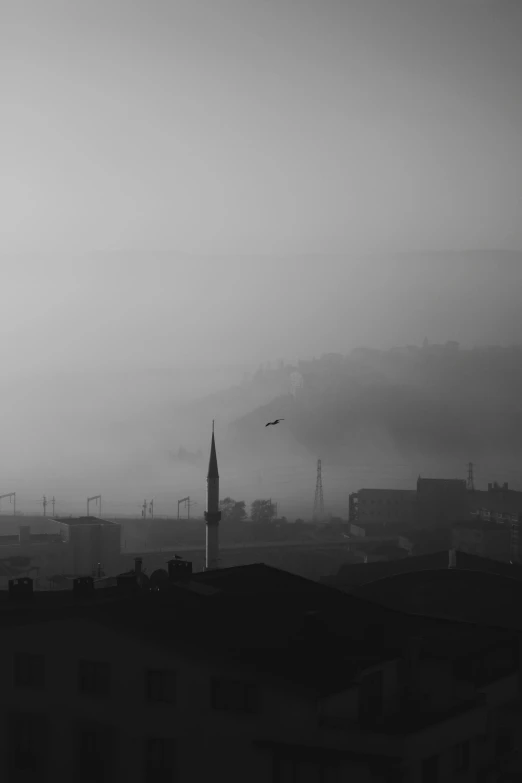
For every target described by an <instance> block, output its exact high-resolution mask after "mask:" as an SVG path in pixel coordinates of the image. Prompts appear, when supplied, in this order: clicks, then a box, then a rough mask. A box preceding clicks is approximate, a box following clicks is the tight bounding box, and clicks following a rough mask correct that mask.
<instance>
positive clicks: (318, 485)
mask: <svg viewBox="0 0 522 783" xmlns="http://www.w3.org/2000/svg"><path fill="white" fill-rule="evenodd" d="M323 519H324V500H323V476H322V465H321V460H320V459H318V460H317V479H316V482H315V498H314V513H313V521H314V522H322V521H323Z"/></svg>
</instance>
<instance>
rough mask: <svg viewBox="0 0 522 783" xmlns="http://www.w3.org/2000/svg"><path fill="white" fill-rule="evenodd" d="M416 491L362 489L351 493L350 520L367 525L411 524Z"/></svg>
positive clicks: (356, 523)
mask: <svg viewBox="0 0 522 783" xmlns="http://www.w3.org/2000/svg"><path fill="white" fill-rule="evenodd" d="M415 499H416V493H415V491H414V490H404V489H360V490H359V491H358V492H354V493H352V494H351V495H350V499H349V522H350V523H353V524H355V525H358V524H361V525H365V526H367V527H368V526H375V527H379V526H381V527H383V526H397V525H404V526H405V527H407V526H408V525H411V524H412V522H413V518H414V516H413V515H414V508H415Z"/></svg>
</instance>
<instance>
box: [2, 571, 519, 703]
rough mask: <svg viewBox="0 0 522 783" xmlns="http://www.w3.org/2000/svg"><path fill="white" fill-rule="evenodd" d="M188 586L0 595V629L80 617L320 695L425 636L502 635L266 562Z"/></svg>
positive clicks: (465, 642) (473, 640)
mask: <svg viewBox="0 0 522 783" xmlns="http://www.w3.org/2000/svg"><path fill="white" fill-rule="evenodd" d="M449 573H450V576H454V575H455V573H456V572H455V571H451V572H449ZM461 575H462V574H461ZM463 575H464V576H465V574H463ZM478 576H479V577H482V576H483V575H482V574H478ZM192 584H194V585H197V586H198V587H196V588H195V590H196V591H194V590H192V589H191V582H190V581H189V582H187V583H185V584H182V585H179V586H178V585H177V583H173V584H171V585H170V586H169V587H168V588H167V589H165V590H160V591H159V592H143V591H136V592H133V591H132V590H130V591H129V590H128V589H127V588H126V587H122V586H120V587H117V588H114V587H106V588H105V589H103V590H95V591H94V592H93V593H92V594H90V595H89V596H88V597H86V598H78V596H75V595H74V594H73V592H72V591H56V592H54V591H45V592H43V591H42V592H35V593H33V594H32V595H31V596H29V597H28V598H27V599H26V600H25V599H24V600H21V601H13V600H11V599H10V597H9V595H8V593H7V591H1V592H0V626H3V627H4V628H6V627H8V626H11V625H24V624H28V623H33V622H45V621H46V620H59V619H62V620H74V619H83V620H85V621H89V622H93V623H99V624H101V625H103V626H105V627H108V628H111V629H112V630H113V631H114V630H116V631H119V632H120V633H122V634H126V635H128V636H129V637H131V638H132V637H136V636H137V637H139V638H142V639H144V640H147V641H148V642H153V643H156V644H158V645H161V646H163V647H167V648H169V647H172V648H173V649H179V650H180V652H182V651H183V650H186V651H187V653H188V654H190V655H191V656H193V657H195V656H201V657H202V658H203V659H206V658H208V656H209V655H212V656H214V655H215V656H217V657H220V658H224V659H227V660H230V658H231V657H232V658H233V659H234V660H236V661H237V663H238V665H240V666H245V667H247V668H251V667H254V668H255V669H256V671H258V672H260V673H265V674H266V675H267V676H269V677H275V678H278V679H281V680H284V681H285V682H286V683H293V684H294V685H296V686H299V687H305V688H312V689H314V690H315V691H317V692H318V693H329V692H336V691H339V690H342V689H344V688H345V687H348V686H349V685H350V683H352V682H353V681H354V678H356V677H357V676H358V675H359V673H360V671H361V670H363V669H364V668H368V667H369V666H371V665H374V664H375V663H377V662H379V661H385V660H392V659H394V658H397V657H399V656H400V655H401V653H402V647H403V645H404V643H405V641H406V640H407V639H408V638H409V637H411V636H422V637H424V639H425V640H426V644H427V646H428V648H429V647H430V646H433V640H435V641H437V640H438V644H439V647H440V646H444V645H445V646H446V649H447V651H448V652H447V653H446V655H447V656H454V655H455V651H456V650H457V651H458V650H459V649H462V648H463V647H464V648H466V647H467V648H471V649H476V648H477V647H478V646H480V645H481V644H491V643H492V640H494V639H496V638H497V637H498V636H499V634H498V632H497V631H494V632H493V631H490V630H489V629H486V628H482V627H479V628H475V627H474V626H473V625H464V624H462V623H457V622H455V621H451V620H444V621H441V620H438V619H432V618H425V617H418V616H408V615H407V614H406V613H404V612H401V611H397V610H392V609H390V608H387V607H384V606H381V605H379V604H378V603H372V602H371V601H369V600H367V599H366V597H356V596H353V595H346V594H344V593H343V592H341V591H339V590H335V589H333V588H329V587H326V586H322V585H319V584H316V583H314V582H311V581H309V580H306V579H302V578H301V577H297V576H294V575H292V574H287V573H285V572H283V571H280V570H279V569H276V568H270V567H267V566H263V565H257V566H244V567H240V568H237V569H224V570H223V571H215V572H214V571H209V572H206V573H205V574H196V575H194V576H193V577H192ZM513 584H515V586H517V587H520V588H521V589H522V586H519V585H518V584H517V583H515V582H513ZM204 586H206V587H215V588H218V589H217V590H210V591H209V590H208V589H207V590H205V589H203V590H202V588H203V587H204ZM198 588H199V589H198ZM219 588H221V589H219ZM437 589H438V590H440V589H441V588H440V586H439V587H438V588H437ZM479 608H480V602H479ZM414 610H415V607H414ZM505 636H506V634H505V633H504V637H505ZM504 637H503V638H504ZM430 639H431V641H430ZM209 640H211V644H209ZM456 642H458V644H456Z"/></svg>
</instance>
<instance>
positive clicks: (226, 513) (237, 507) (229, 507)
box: [219, 497, 247, 522]
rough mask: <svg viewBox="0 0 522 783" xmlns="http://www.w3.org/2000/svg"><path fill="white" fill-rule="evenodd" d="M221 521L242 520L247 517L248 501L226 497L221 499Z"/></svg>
mask: <svg viewBox="0 0 522 783" xmlns="http://www.w3.org/2000/svg"><path fill="white" fill-rule="evenodd" d="M219 505H220V507H221V521H222V522H240V521H241V520H242V519H244V518H245V517H246V515H247V514H246V503H245V501H244V500H239V501H238V500H234V499H233V498H229V497H227V498H224V500H222V501H220V504H219Z"/></svg>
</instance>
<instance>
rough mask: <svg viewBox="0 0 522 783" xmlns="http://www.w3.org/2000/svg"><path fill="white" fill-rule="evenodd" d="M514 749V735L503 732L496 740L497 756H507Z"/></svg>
mask: <svg viewBox="0 0 522 783" xmlns="http://www.w3.org/2000/svg"><path fill="white" fill-rule="evenodd" d="M513 747H514V739H513V735H512V734H510V733H509V732H502V734H499V735H498V737H497V738H496V740H495V756H496V757H497V758H498V757H500V756H505V755H506V754H507V753H511V752H512V750H513Z"/></svg>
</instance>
